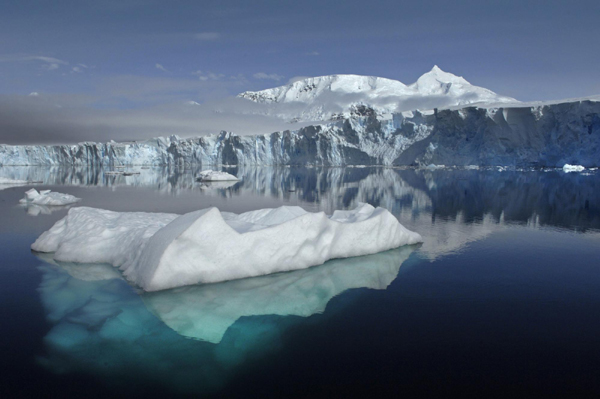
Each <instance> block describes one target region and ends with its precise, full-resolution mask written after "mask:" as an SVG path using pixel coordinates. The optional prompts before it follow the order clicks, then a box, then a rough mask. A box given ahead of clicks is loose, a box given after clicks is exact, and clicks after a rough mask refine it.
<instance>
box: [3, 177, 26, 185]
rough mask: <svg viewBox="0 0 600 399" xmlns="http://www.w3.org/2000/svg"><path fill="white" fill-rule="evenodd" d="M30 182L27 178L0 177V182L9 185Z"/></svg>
mask: <svg viewBox="0 0 600 399" xmlns="http://www.w3.org/2000/svg"><path fill="white" fill-rule="evenodd" d="M28 183H30V182H29V181H27V180H15V179H8V178H6V177H0V184H11V185H17V184H28Z"/></svg>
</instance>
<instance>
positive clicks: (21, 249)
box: [0, 168, 600, 398]
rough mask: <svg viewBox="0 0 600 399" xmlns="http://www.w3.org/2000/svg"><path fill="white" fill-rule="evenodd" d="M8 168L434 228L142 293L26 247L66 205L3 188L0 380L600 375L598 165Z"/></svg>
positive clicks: (197, 202) (369, 382)
mask: <svg viewBox="0 0 600 399" xmlns="http://www.w3.org/2000/svg"><path fill="white" fill-rule="evenodd" d="M232 171H233V172H234V173H237V174H238V175H239V176H241V177H242V181H241V182H239V183H237V184H235V185H233V186H231V187H227V188H223V187H214V186H213V187H209V186H202V185H201V184H200V183H196V182H195V180H194V172H193V171H191V172H189V171H188V172H182V173H179V172H177V171H171V170H141V174H140V175H139V176H128V177H124V176H109V175H105V174H104V173H103V172H102V171H98V170H87V169H56V170H49V169H43V168H12V169H9V168H3V169H1V170H0V176H2V177H12V178H18V179H29V180H36V181H42V182H43V183H42V184H39V185H38V186H39V187H37V188H38V189H40V188H44V189H45V188H49V189H53V190H55V191H60V192H65V193H69V194H73V195H76V196H78V197H81V198H83V201H82V202H81V203H80V204H79V205H77V206H80V205H81V206H94V207H101V208H105V209H111V210H117V211H133V210H136V211H138V210H142V211H158V212H176V213H184V212H188V211H192V210H195V209H200V208H204V207H207V206H219V207H220V208H221V209H222V210H226V211H235V212H242V211H247V210H252V209H257V208H262V207H275V206H279V205H283V204H292V205H299V206H302V207H304V208H306V209H308V210H310V211H316V210H325V211H326V212H332V211H333V210H334V209H341V208H352V207H354V206H355V205H356V203H357V202H368V203H371V204H373V205H376V206H377V205H378V206H384V207H386V208H387V209H389V210H390V211H392V212H393V213H394V214H395V215H396V216H397V217H398V218H399V219H400V221H401V222H402V223H403V224H404V225H405V226H407V227H408V228H410V229H412V230H415V231H418V232H419V233H421V234H422V235H423V236H424V238H425V242H424V243H423V244H422V245H419V246H414V247H404V248H400V249H397V250H394V251H388V252H385V253H381V254H377V255H372V256H367V257H361V258H352V259H347V260H336V261H332V262H329V263H327V264H325V265H323V266H319V267H315V268H311V269H308V270H303V271H297V272H292V273H285V274H277V275H273V276H265V277H260V278H256V279H247V280H239V281H232V282H226V283H221V284H214V285H205V286H195V287H186V288H181V289H177V290H169V291H164V292H158V293H153V294H140V293H138V292H136V291H135V290H134V289H133V288H131V287H130V286H129V285H128V284H127V283H126V282H125V281H123V280H122V279H121V278H120V275H119V273H118V272H117V271H115V270H114V269H112V268H111V267H109V266H106V265H76V264H60V265H58V264H52V262H51V261H50V262H48V261H44V260H43V259H39V258H37V257H36V256H35V255H34V254H32V253H31V252H30V250H29V246H30V245H31V243H32V242H33V241H34V240H35V239H36V238H37V236H38V235H39V234H41V233H42V232H43V231H45V230H47V229H48V228H50V227H51V226H52V224H53V223H54V222H55V221H57V220H58V219H60V218H62V217H63V216H64V215H65V214H66V212H67V209H66V208H44V207H30V208H23V207H19V206H18V205H16V204H17V202H18V199H19V198H21V197H22V195H23V192H24V191H25V190H26V189H28V188H29V186H25V187H17V188H7V189H4V190H2V191H0V215H1V221H2V223H1V225H0V259H1V261H0V287H1V288H0V301H1V302H0V303H1V304H2V306H1V308H0V309H1V314H0V320H2V322H1V323H0V337H1V338H2V339H1V341H0V342H1V345H2V348H1V349H2V356H1V357H0V359H1V360H0V367H1V370H0V379H1V381H0V397H2V398H12V397H119V396H123V397H124V396H132V395H133V396H136V397H138V396H140V397H141V396H142V395H144V396H146V397H177V396H196V397H197V396H207V397H244V398H246V397H310V398H312V397H349V396H353V397H392V396H394V397H396V396H400V395H402V396H408V397H414V396H418V397H424V396H432V395H444V396H447V395H449V394H463V395H464V394H467V395H468V394H480V395H485V396H486V397H489V396H506V395H517V394H520V395H524V394H527V395H530V396H533V395H538V396H541V395H543V396H561V397H562V396H565V395H567V394H570V395H576V396H581V397H585V396H597V395H598V394H600V320H599V318H598V316H597V315H598V314H599V312H600V290H599V288H600V174H596V173H595V172H593V173H591V174H588V175H583V174H574V173H571V174H564V173H562V172H558V171H550V172H493V171H476V170H475V171H464V170H462V171H461V170H453V171H444V170H438V171H418V170H417V171H415V170H393V169H378V168H364V169H361V168H345V169H344V168H330V169H315V168H313V169H294V168H281V169H269V168H248V169H240V170H237V169H234V170H232Z"/></svg>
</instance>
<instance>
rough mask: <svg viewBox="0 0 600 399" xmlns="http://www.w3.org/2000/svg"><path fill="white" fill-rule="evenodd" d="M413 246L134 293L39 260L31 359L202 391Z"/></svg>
mask: <svg viewBox="0 0 600 399" xmlns="http://www.w3.org/2000/svg"><path fill="white" fill-rule="evenodd" d="M414 249H415V247H414V246H404V247H402V248H398V249H394V250H391V251H386V252H382V253H378V254H374V255H369V256H365V257H360V258H350V259H338V260H335V261H331V262H327V263H326V264H324V265H321V266H318V267H313V268H309V269H303V270H297V271H293V272H290V273H278V274H274V275H269V276H261V277H256V278H250V279H243V280H235V281H227V282H223V283H218V284H205V285H200V286H193V287H182V288H178V289H173V290H166V291H160V292H153V293H143V294H142V295H138V294H137V293H136V292H135V290H132V289H131V287H129V286H128V285H127V284H126V283H125V282H124V281H123V280H122V278H121V275H120V273H118V271H117V270H116V269H115V268H113V267H111V266H110V265H106V264H75V263H64V262H55V261H54V260H53V259H52V257H51V256H50V255H49V254H40V255H41V256H40V257H41V259H42V260H44V261H46V262H49V263H51V265H43V266H41V267H40V271H41V272H42V281H41V282H40V286H39V289H38V291H39V293H40V296H41V300H42V304H43V306H44V310H45V313H46V318H47V320H48V321H49V322H50V323H51V325H52V327H51V329H50V331H49V332H48V334H47V335H46V337H45V338H44V347H45V353H44V354H43V355H41V356H39V357H38V359H37V360H38V362H39V363H40V364H41V365H43V366H44V367H46V368H47V369H48V370H50V371H52V372H55V373H88V374H92V375H95V376H101V377H103V378H104V379H106V380H110V381H113V382H118V381H130V380H131V379H135V380H141V381H151V382H152V384H158V385H160V386H163V387H168V388H169V389H171V390H176V391H178V392H184V393H188V394H197V393H203V392H204V391H206V390H208V391H210V390H212V389H214V388H215V387H218V385H219V383H220V382H222V381H225V380H227V379H228V378H229V376H230V373H233V372H235V371H236V369H235V367H236V366H239V365H242V364H243V363H244V361H245V359H248V358H252V359H256V358H257V357H261V356H264V355H265V354H267V353H269V352H271V351H273V350H277V348H278V345H279V342H280V340H281V335H282V333H283V332H284V331H285V329H286V328H288V327H289V326H292V325H295V324H298V323H302V322H303V320H304V319H303V318H304V317H308V316H311V315H313V314H315V313H323V312H325V311H326V307H327V304H328V303H329V301H330V300H331V299H332V298H333V297H338V298H337V300H338V303H342V304H343V303H346V302H344V301H345V299H344V298H345V297H344V296H343V294H342V293H343V292H344V291H347V290H350V289H358V288H362V287H365V288H369V289H385V288H387V286H389V284H390V283H391V282H392V281H393V280H394V279H395V278H396V276H397V275H398V271H399V268H400V267H401V265H402V264H403V262H404V261H405V260H406V259H407V258H408V256H409V255H410V254H411V253H412V251H414ZM364 293H365V294H367V292H366V290H365V291H364ZM287 316H293V317H287ZM299 316H300V317H299ZM189 338H193V339H189ZM199 340H200V341H204V342H200V341H199ZM183 364H184V365H185V367H183V368H182V365H183ZM123 377H127V378H125V379H124V378H123ZM136 392H137V391H136ZM138 393H139V392H138Z"/></svg>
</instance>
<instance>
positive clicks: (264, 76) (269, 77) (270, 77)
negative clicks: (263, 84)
mask: <svg viewBox="0 0 600 399" xmlns="http://www.w3.org/2000/svg"><path fill="white" fill-rule="evenodd" d="M252 77H253V78H254V79H261V80H275V81H277V82H279V81H280V80H281V79H283V78H284V76H281V75H277V74H276V73H270V74H268V73H264V72H258V73H255V74H254V75H252Z"/></svg>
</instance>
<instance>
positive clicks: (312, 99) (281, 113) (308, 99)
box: [238, 65, 518, 122]
mask: <svg viewBox="0 0 600 399" xmlns="http://www.w3.org/2000/svg"><path fill="white" fill-rule="evenodd" d="M238 97H240V98H245V99H247V100H251V101H254V102H256V103H260V104H268V105H269V108H268V109H267V110H266V111H265V112H266V113H267V114H269V115H272V116H277V117H280V118H282V119H284V120H287V121H291V122H299V121H328V120H335V119H343V118H346V117H350V116H351V115H352V109H353V108H355V107H357V106H361V105H366V104H368V105H369V107H371V108H372V109H373V110H374V111H375V112H376V114H377V115H379V116H382V115H386V114H391V113H396V112H403V111H411V110H414V109H420V110H431V109H434V108H443V107H450V106H456V105H466V104H472V103H483V102H485V103H518V101H517V100H515V99H514V98H510V97H505V96H501V95H498V94H496V93H494V92H493V91H491V90H488V89H485V88H483V87H478V86H475V85H472V84H471V83H469V82H468V81H467V80H465V79H464V78H462V77H460V76H456V75H453V74H451V73H448V72H444V71H442V70H441V69H440V68H439V67H438V66H437V65H436V66H434V67H433V69H432V70H431V71H429V72H427V73H425V74H424V75H422V76H421V77H420V78H419V79H418V80H417V81H416V82H415V83H413V84H410V85H405V84H404V83H402V82H400V81H397V80H392V79H385V78H380V77H375V76H360V75H328V76H319V77H313V78H306V79H302V80H298V81H296V82H293V83H290V84H287V85H284V86H279V87H275V88H271V89H266V90H261V91H246V92H244V93H241V94H239V95H238ZM291 104H295V105H296V107H294V108H290V107H286V105H288V106H290V105H291Z"/></svg>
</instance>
